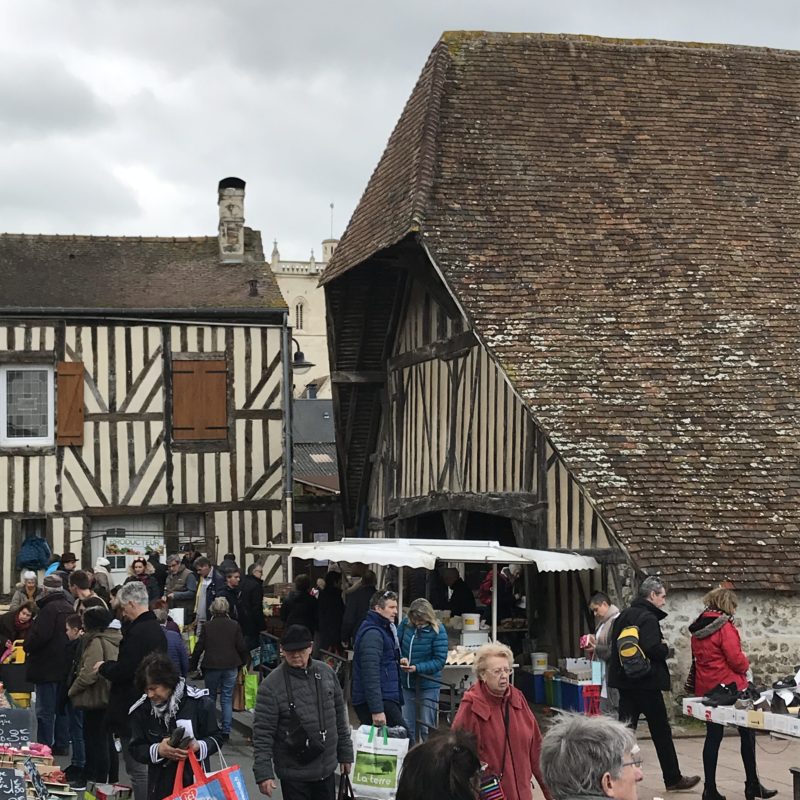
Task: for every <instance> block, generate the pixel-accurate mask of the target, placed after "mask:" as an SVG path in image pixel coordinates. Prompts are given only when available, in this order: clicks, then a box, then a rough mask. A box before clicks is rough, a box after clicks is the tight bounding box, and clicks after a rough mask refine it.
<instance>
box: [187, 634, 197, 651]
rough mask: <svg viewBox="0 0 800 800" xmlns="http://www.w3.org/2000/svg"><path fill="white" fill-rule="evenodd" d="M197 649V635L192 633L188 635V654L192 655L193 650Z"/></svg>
mask: <svg viewBox="0 0 800 800" xmlns="http://www.w3.org/2000/svg"><path fill="white" fill-rule="evenodd" d="M195 647H197V635H196V634H194V633H190V634H189V652H190V653H194V648H195Z"/></svg>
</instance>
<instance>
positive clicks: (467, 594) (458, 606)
mask: <svg viewBox="0 0 800 800" xmlns="http://www.w3.org/2000/svg"><path fill="white" fill-rule="evenodd" d="M442 578H443V579H444V582H445V583H446V584H447V588H448V589H450V599H449V600H448V601H447V608H448V609H449V610H450V613H451V614H452V615H453V616H454V617H461V616H463V615H464V614H474V613H475V608H476V606H475V595H474V594H472V589H470V588H469V586H467V584H466V583H464V579H463V578H462V577H461V575H460V574H459V572H458V570H457V569H456V568H455V567H448V568H447V569H446V570H445V571H444V572H443V573H442Z"/></svg>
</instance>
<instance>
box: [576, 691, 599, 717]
mask: <svg viewBox="0 0 800 800" xmlns="http://www.w3.org/2000/svg"><path fill="white" fill-rule="evenodd" d="M600 688H601V687H600V686H599V685H597V684H588V685H585V686H581V687H580V689H581V694H582V695H583V713H584V714H586V716H587V717H596V716H599V714H600Z"/></svg>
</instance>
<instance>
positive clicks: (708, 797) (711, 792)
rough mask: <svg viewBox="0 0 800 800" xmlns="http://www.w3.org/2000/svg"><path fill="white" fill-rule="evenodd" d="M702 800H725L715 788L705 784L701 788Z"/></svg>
mask: <svg viewBox="0 0 800 800" xmlns="http://www.w3.org/2000/svg"><path fill="white" fill-rule="evenodd" d="M703 800H725V795H724V794H720V793H719V792H718V791H717V787H716V786H709V785H708V784H706V785H705V786H704V787H703Z"/></svg>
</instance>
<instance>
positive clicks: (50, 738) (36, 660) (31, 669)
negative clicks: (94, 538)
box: [25, 574, 73, 754]
mask: <svg viewBox="0 0 800 800" xmlns="http://www.w3.org/2000/svg"><path fill="white" fill-rule="evenodd" d="M43 591H44V594H43V596H42V597H41V599H40V600H39V613H38V614H37V616H36V617H35V619H34V620H33V624H32V625H31V629H30V632H29V633H28V638H27V639H26V640H25V654H26V658H25V665H26V667H27V679H28V681H29V682H30V683H33V684H35V687H36V741H37V742H39V743H40V744H46V745H47V746H48V747H51V748H53V752H54V753H56V754H59V753H61V754H66V751H67V747H68V741H69V723H68V720H67V716H66V714H64V713H63V712H62V713H60V714H59V713H58V704H59V703H58V701H59V697H60V695H61V692H62V689H63V686H62V684H63V680H64V663H65V659H66V655H67V645H68V641H69V640H68V639H67V626H66V622H67V617H68V616H70V614H72V613H73V609H72V603H70V601H69V599H68V597H67V594H66V592H65V591H64V584H63V580H62V578H61V576H60V575H57V574H53V575H48V576H47V577H46V578H45V579H44V587H43Z"/></svg>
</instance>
